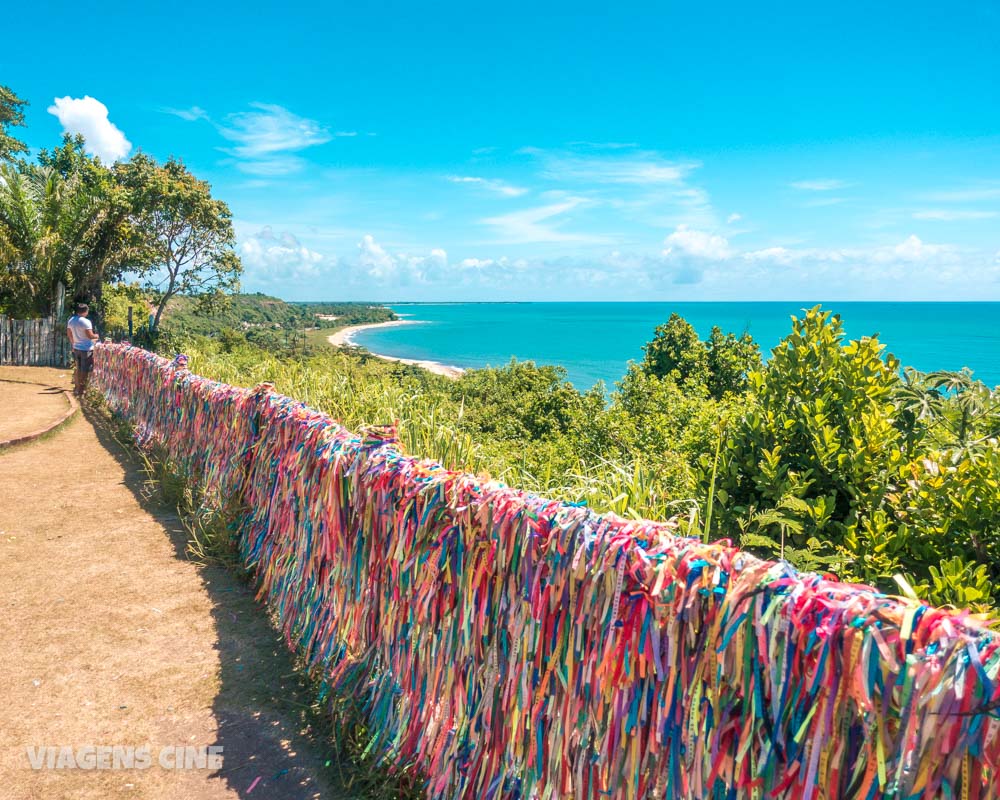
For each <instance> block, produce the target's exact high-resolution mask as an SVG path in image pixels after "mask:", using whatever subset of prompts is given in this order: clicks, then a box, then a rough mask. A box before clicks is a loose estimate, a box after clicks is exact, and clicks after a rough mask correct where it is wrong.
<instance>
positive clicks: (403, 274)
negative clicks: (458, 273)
mask: <svg viewBox="0 0 1000 800" xmlns="http://www.w3.org/2000/svg"><path fill="white" fill-rule="evenodd" d="M358 267H359V268H360V273H361V276H362V277H363V278H364V279H367V280H369V281H371V282H373V283H374V284H375V285H377V286H388V287H392V288H395V287H400V286H404V287H405V286H413V285H415V284H435V285H440V284H442V283H447V281H448V274H449V271H450V270H449V263H448V253H447V252H445V251H444V250H443V249H441V248H434V249H432V250H431V251H430V253H429V254H427V255H408V254H407V253H390V252H389V251H388V250H386V248H384V247H383V246H382V245H380V244H379V243H378V242H376V241H375V237H374V236H372V235H371V234H365V235H364V236H363V237H362V238H361V241H360V242H358ZM456 269H458V267H456ZM356 277H358V276H355V278H356Z"/></svg>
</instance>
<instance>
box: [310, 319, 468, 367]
mask: <svg viewBox="0 0 1000 800" xmlns="http://www.w3.org/2000/svg"><path fill="white" fill-rule="evenodd" d="M417 324H419V323H418V322H417V321H416V320H408V319H397V320H393V321H391V322H372V323H369V324H367V325H349V326H348V327H346V328H341V329H340V330H339V331H336V332H335V333H333V334H331V335H330V336H328V337H327V341H328V342H329V343H330V344H332V345H333V346H334V347H356V346H357V345H355V343H354V336H355V334H357V333H358V332H360V331H366V330H368V329H369V328H394V327H398V326H400V325H417ZM372 355H373V356H376V357H377V358H381V359H382V360H384V361H397V362H399V363H400V364H412V365H413V366H415V367H422V368H423V369H426V370H427V371H429V372H433V373H434V374H435V375H444V376H445V377H446V378H452V379H456V378H460V377H461V376H462V374H463V373H464V372H465V370H464V369H462V368H461V367H450V366H448V365H447V364H441V363H439V362H437V361H424V360H421V359H416V358H397V357H396V356H387V355H383V354H382V353H372Z"/></svg>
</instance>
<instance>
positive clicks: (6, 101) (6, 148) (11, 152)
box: [0, 84, 28, 161]
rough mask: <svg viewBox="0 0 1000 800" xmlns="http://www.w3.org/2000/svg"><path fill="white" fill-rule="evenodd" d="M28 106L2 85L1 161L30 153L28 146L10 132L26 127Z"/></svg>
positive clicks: (0, 106) (0, 91)
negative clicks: (25, 113) (13, 129)
mask: <svg viewBox="0 0 1000 800" xmlns="http://www.w3.org/2000/svg"><path fill="white" fill-rule="evenodd" d="M26 105H28V101H27V100H22V99H21V98H20V97H18V96H17V95H16V94H14V92H13V91H12V90H11V89H10V88H9V87H7V86H4V85H3V84H0V161H4V160H8V159H10V158H11V157H13V156H16V155H18V154H20V153H27V152H28V146H27V145H26V144H25V143H24V142H22V141H20V140H18V139H15V138H14V137H13V136H11V135H10V133H9V132H8V131H9V129H10V128H14V127H17V126H21V125H24V107H25V106H26Z"/></svg>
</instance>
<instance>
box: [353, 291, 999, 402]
mask: <svg viewBox="0 0 1000 800" xmlns="http://www.w3.org/2000/svg"><path fill="white" fill-rule="evenodd" d="M390 305H391V308H392V309H393V310H394V311H395V312H396V313H397V314H398V315H399V316H400V317H402V318H403V319H406V320H411V321H413V322H416V323H419V324H413V325H401V326H398V327H389V328H380V329H369V330H366V331H362V332H360V333H358V334H357V335H356V336H355V338H354V341H355V343H356V344H359V345H361V346H362V347H366V348H368V349H369V350H371V351H372V352H373V353H381V354H384V355H390V356H397V357H401V358H416V359H426V360H430V361H438V362H440V363H442V364H448V365H450V366H456V367H465V368H469V367H485V366H499V365H502V364H505V363H506V362H507V361H509V360H510V358H511V357H512V356H514V357H517V358H518V359H520V360H527V359H531V360H533V361H535V362H537V363H539V364H558V365H561V366H563V367H565V368H566V371H567V373H568V375H569V379H570V380H571V381H572V382H573V383H574V384H575V385H576V386H577V387H578V388H580V389H586V388H589V387H590V386H592V385H593V384H594V383H596V382H597V381H604V383H605V384H606V385H607V388H608V389H611V388H613V385H614V383H615V381H617V380H618V379H620V378H621V376H622V375H623V374H624V373H625V370H626V368H627V365H628V362H629V361H630V360H641V359H642V346H643V345H644V344H645V343H646V342H647V341H649V340H650V339H651V338H652V336H653V331H654V329H655V328H656V326H657V325H659V324H661V323H663V322H666V321H667V319H668V318H669V317H670V314H671V313H673V312H677V313H678V314H680V315H681V316H683V317H684V318H685V319H687V320H688V321H689V322H690V323H691V324H692V325H694V327H695V328H696V329H697V331H698V333H699V334H701V336H702V337H703V338H705V337H707V336H708V334H709V332H710V331H711V329H712V326H713V325H718V326H719V327H720V328H722V330H724V331H733V332H735V333H742V332H743V331H749V332H750V333H751V335H753V337H754V339H755V340H756V341H757V343H758V344H760V346H761V350H762V351H763V352H764V353H765V355H766V354H767V353H768V351H770V349H771V348H772V347H774V346H775V345H776V344H777V343H778V342H779V341H780V340H781V339H782V338H783V337H784V336H786V335H787V334H788V333H789V332H790V331H791V320H790V317H791V316H792V315H799V316H801V314H802V311H803V309H805V308H808V307H810V306H812V305H816V304H815V303H804V302H803V303H795V302H773V303H664V302H657V303H440V304H430V303H400V304H390ZM824 308H826V309H829V310H832V311H834V312H835V313H837V314H839V315H840V316H841V319H843V321H844V328H845V330H846V332H847V335H848V336H849V337H850V338H859V337H861V336H871V335H873V334H876V333H877V334H879V338H880V340H881V341H882V342H883V343H884V344H885V345H886V348H887V350H888V352H890V353H892V354H894V355H895V356H896V357H897V358H899V359H900V361H901V362H902V364H903V366H910V367H914V368H916V369H919V370H923V371H929V370H937V369H961V368H962V367H970V368H972V370H973V371H974V373H975V375H976V377H978V378H979V379H980V380H982V381H984V382H985V383H986V384H988V385H989V386H996V385H998V384H1000V303H857V302H854V303H847V302H845V303H828V304H824Z"/></svg>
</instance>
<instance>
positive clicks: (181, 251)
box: [0, 93, 242, 335]
mask: <svg viewBox="0 0 1000 800" xmlns="http://www.w3.org/2000/svg"><path fill="white" fill-rule="evenodd" d="M4 102H5V100H4V95H3V94H2V93H0V130H2V120H3V119H4V118H5V117H10V113H8V112H4V111H3V109H4V108H5V106H4ZM11 124H13V123H11ZM2 146H3V144H2V140H0V147H2ZM16 152H18V150H17V148H14V147H12V146H9V145H8V152H7V154H6V155H7V158H8V161H7V162H6V163H3V164H0V268H2V271H0V313H5V314H9V315H12V316H17V317H37V316H44V315H47V314H49V313H51V312H52V310H53V306H54V303H55V299H56V296H57V287H58V286H59V285H62V286H63V287H64V288H65V289H66V292H67V296H68V297H69V298H70V299H71V300H73V301H75V302H86V303H90V304H91V305H92V306H93V316H94V317H95V319H96V320H97V321H98V324H99V327H103V322H104V319H105V316H106V314H107V308H106V303H105V302H104V299H103V294H104V289H105V287H106V286H108V285H116V284H118V283H119V282H121V281H122V280H123V279H125V278H126V277H129V278H132V279H133V280H137V281H139V282H140V283H141V285H142V288H143V289H144V291H145V293H146V299H147V300H148V302H150V303H151V304H152V306H153V309H154V316H153V324H152V326H151V330H150V332H149V334H150V335H152V334H153V333H155V331H156V328H157V323H158V322H159V319H160V316H161V315H162V312H163V309H164V308H165V307H166V305H167V303H168V302H169V301H170V300H171V298H173V297H175V296H178V295H197V296H200V297H209V298H210V297H213V296H215V295H218V294H219V293H221V292H226V291H231V290H234V289H235V288H237V287H238V285H239V276H240V273H241V270H242V268H241V266H240V262H239V258H238V257H237V255H236V253H235V251H234V250H233V245H234V243H235V237H234V234H233V229H232V220H231V215H230V212H229V209H228V207H227V206H226V204H225V203H223V202H222V201H220V200H216V199H214V198H212V196H211V190H210V188H209V186H208V184H207V183H205V182H204V181H200V180H198V179H197V178H195V177H194V176H193V175H192V174H191V173H190V172H189V171H188V170H187V169H186V168H185V167H184V165H183V164H182V163H181V162H179V161H177V160H175V159H170V160H169V161H167V162H166V164H164V165H160V164H157V163H156V162H155V161H153V159H151V158H149V157H148V156H146V155H143V154H142V153H139V154H137V155H135V156H133V158H132V159H131V160H129V161H126V162H119V163H116V164H114V165H112V166H110V167H109V166H106V165H104V164H102V163H101V162H100V160H99V159H97V158H93V157H90V156H88V155H86V153H85V150H84V140H83V138H82V137H80V136H76V137H72V136H68V135H67V136H65V137H63V141H62V144H61V145H60V146H59V147H57V148H56V149H54V150H52V151H49V150H44V149H43V150H42V151H41V152H40V153H39V155H38V159H37V161H36V162H30V161H26V160H23V159H21V160H17V159H12V158H11V154H12V153H16Z"/></svg>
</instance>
